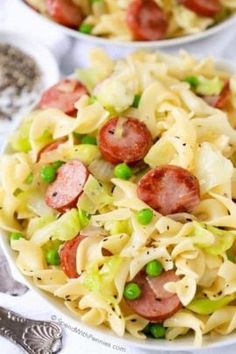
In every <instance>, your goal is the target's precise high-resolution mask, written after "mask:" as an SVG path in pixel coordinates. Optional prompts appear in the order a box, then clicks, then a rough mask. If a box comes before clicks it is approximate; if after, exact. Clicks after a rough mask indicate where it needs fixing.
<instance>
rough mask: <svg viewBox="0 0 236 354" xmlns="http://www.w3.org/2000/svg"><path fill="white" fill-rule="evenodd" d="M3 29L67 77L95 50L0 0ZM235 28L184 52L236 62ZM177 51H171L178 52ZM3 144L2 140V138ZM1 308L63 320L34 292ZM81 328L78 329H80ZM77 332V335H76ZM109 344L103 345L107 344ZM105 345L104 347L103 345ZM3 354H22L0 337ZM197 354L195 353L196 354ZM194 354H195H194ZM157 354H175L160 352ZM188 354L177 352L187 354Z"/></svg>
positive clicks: (113, 345) (105, 351)
mask: <svg viewBox="0 0 236 354" xmlns="http://www.w3.org/2000/svg"><path fill="white" fill-rule="evenodd" d="M0 2H1V5H0V6H1V10H0V11H1V12H0V29H10V30H15V31H17V32H21V33H26V34H29V33H30V35H31V37H32V36H33V37H34V38H35V40H37V41H40V42H42V43H44V44H45V45H46V46H47V47H48V48H49V49H50V50H51V51H52V52H53V53H54V55H55V56H56V57H57V59H58V62H59V64H60V67H61V70H62V74H63V75H66V74H69V73H71V72H73V70H74V69H75V68H76V67H77V66H79V65H85V64H86V61H87V50H88V48H89V47H92V46H91V45H89V44H86V43H79V42H78V41H76V40H72V39H70V38H68V37H67V36H66V35H65V34H63V33H62V32H59V31H58V30H57V29H56V28H54V27H53V25H51V24H49V23H46V22H45V21H43V20H42V19H41V18H40V17H39V16H37V15H33V14H32V13H31V12H30V11H28V10H26V9H24V8H23V7H21V6H20V5H19V2H18V1H16V0H0ZM235 38H236V28H235V29H233V27H231V28H230V29H228V30H227V31H225V32H224V33H222V34H218V35H217V36H214V37H211V38H210V39H209V40H203V41H199V42H196V43H193V44H190V45H185V46H184V48H185V49H190V50H191V51H193V52H194V53H196V54H198V55H204V54H206V55H207V54H210V55H212V56H221V57H224V58H230V59H236V46H235V44H236V43H235V42H236V39H235ZM106 49H107V50H108V51H109V53H110V54H111V55H112V56H113V57H119V56H121V55H123V54H127V52H128V50H126V52H125V53H124V52H122V53H121V51H120V50H116V49H115V48H106ZM176 50H177V48H174V49H172V50H170V51H176ZM0 144H1V137H0ZM0 306H3V307H6V308H9V309H12V310H13V311H16V312H19V313H21V314H22V315H25V316H28V317H31V318H35V319H41V320H50V319H53V318H54V319H56V321H59V322H60V323H62V322H61V320H62V316H61V315H60V313H57V312H56V311H55V310H54V309H53V308H52V307H51V306H50V305H49V304H48V303H47V302H46V301H45V300H44V299H42V298H41V297H40V296H39V295H38V294H36V293H35V292H33V291H31V290H30V291H28V292H27V293H26V294H25V295H23V296H20V297H11V296H9V295H6V294H2V293H0ZM63 325H64V330H65V335H64V339H63V349H62V351H61V353H62V354H75V353H81V354H85V353H90V354H99V353H100V354H113V353H114V354H115V353H117V354H119V353H127V354H134V353H135V354H145V353H146V354H147V353H148V352H147V351H145V350H138V349H136V348H131V347H128V346H127V345H126V344H125V343H122V344H120V342H118V340H117V341H116V339H115V337H114V339H110V341H108V340H106V339H104V338H102V337H101V336H99V335H98V336H97V338H93V337H92V336H89V331H88V332H86V333H87V334H86V333H84V332H81V333H80V334H78V333H75V332H73V328H72V329H69V328H66V327H68V326H69V324H68V323H64V324H63ZM78 328H79V326H78ZM77 332H78V331H77ZM103 341H104V342H106V343H104V342H103ZM102 342H103V343H102ZM0 347H1V349H0V352H1V353H2V354H18V353H20V352H21V351H20V350H19V349H18V348H17V347H16V346H14V345H13V344H11V343H10V342H9V341H7V340H6V339H4V338H1V337H0ZM223 351H224V354H235V346H230V347H224V349H223ZM193 352H194V351H193ZM193 352H192V353H193ZM156 353H158V354H164V353H165V354H171V353H172V354H173V353H174V352H160V351H157V352H156ZM184 353H186V352H178V354H184ZM198 353H201V354H222V349H208V350H200V351H198Z"/></svg>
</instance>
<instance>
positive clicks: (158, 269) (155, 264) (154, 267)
mask: <svg viewBox="0 0 236 354" xmlns="http://www.w3.org/2000/svg"><path fill="white" fill-rule="evenodd" d="M145 270H146V273H147V274H148V275H149V276H150V277H157V276H158V275H160V274H161V273H162V272H163V266H162V264H161V263H160V262H159V261H157V260H153V261H150V262H148V263H147V265H146V268H145Z"/></svg>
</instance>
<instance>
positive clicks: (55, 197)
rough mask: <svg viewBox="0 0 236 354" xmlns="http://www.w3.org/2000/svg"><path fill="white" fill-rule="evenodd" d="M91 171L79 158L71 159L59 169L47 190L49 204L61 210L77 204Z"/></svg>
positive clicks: (46, 199)
mask: <svg viewBox="0 0 236 354" xmlns="http://www.w3.org/2000/svg"><path fill="white" fill-rule="evenodd" d="M88 175H89V172H88V170H87V168H86V167H85V166H84V165H83V164H82V162H81V161H79V160H71V161H68V162H67V163H65V164H64V165H62V166H61V167H60V168H59V169H58V170H57V176H56V179H55V181H54V182H52V183H51V184H50V185H49V186H48V188H47V191H46V195H45V201H46V203H47V205H48V206H49V207H51V208H53V209H56V210H58V211H59V212H64V211H66V210H68V209H71V208H73V207H75V206H76V204H77V200H78V198H79V196H80V194H81V193H82V191H83V187H84V185H85V182H86V181H87V178H88Z"/></svg>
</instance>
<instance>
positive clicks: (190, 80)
mask: <svg viewBox="0 0 236 354" xmlns="http://www.w3.org/2000/svg"><path fill="white" fill-rule="evenodd" d="M184 81H185V82H187V83H189V85H190V86H191V88H193V89H195V88H197V86H198V85H199V79H198V77H197V76H187V77H186V78H185V79H184Z"/></svg>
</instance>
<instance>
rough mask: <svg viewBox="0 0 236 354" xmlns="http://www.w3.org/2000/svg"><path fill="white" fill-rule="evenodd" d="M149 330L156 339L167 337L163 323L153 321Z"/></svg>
mask: <svg viewBox="0 0 236 354" xmlns="http://www.w3.org/2000/svg"><path fill="white" fill-rule="evenodd" d="M149 330H150V333H151V335H152V337H154V338H156V339H161V338H165V335H166V329H165V327H164V326H163V325H162V324H161V323H152V324H150V325H149Z"/></svg>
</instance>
